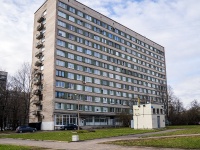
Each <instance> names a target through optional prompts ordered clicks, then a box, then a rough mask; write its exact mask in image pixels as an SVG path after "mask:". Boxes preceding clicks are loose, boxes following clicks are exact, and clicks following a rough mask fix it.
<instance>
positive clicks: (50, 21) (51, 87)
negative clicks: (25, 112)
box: [29, 0, 167, 130]
mask: <svg viewBox="0 0 200 150" xmlns="http://www.w3.org/2000/svg"><path fill="white" fill-rule="evenodd" d="M32 72H33V81H34V83H33V92H32V100H31V107H30V120H29V121H30V123H34V122H35V123H37V122H41V124H42V125H41V128H42V130H54V129H57V128H59V127H60V126H62V125H65V124H69V123H75V124H79V125H80V126H114V125H120V121H119V120H118V119H117V115H118V114H119V113H121V112H127V113H132V104H133V102H134V101H137V98H138V97H139V98H140V100H141V102H147V101H149V102H155V103H163V102H164V101H166V85H167V82H166V66H165V50H164V47H163V46H161V45H159V44H157V43H155V42H153V41H151V40H150V39H147V38H146V37H144V36H142V35H140V34H139V33H137V32H135V31H132V30H131V29H129V28H127V27H125V26H123V25H122V24H120V23H118V22H116V21H114V20H112V19H110V18H108V17H106V16H104V15H102V14H101V13H99V12H97V11H95V10H93V9H91V8H89V7H87V6H85V5H83V4H81V3H80V2H78V1H76V0H47V1H45V3H44V4H43V5H42V6H41V7H40V8H39V9H38V10H37V11H36V12H35V19H34V32H33V51H32Z"/></svg>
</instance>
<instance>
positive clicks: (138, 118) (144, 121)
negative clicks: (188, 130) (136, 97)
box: [133, 104, 165, 129]
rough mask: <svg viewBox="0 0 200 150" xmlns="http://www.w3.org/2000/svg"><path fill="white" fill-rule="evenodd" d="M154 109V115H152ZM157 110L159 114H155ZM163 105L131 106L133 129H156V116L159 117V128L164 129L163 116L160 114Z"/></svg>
mask: <svg viewBox="0 0 200 150" xmlns="http://www.w3.org/2000/svg"><path fill="white" fill-rule="evenodd" d="M153 109H155V112H156V113H153ZM157 109H159V113H158V114H157ZM161 109H162V112H163V113H164V110H163V105H159V104H145V105H140V106H138V105H134V106H133V120H134V128H135V129H153V128H158V116H159V117H160V122H159V123H160V128H163V127H165V115H164V114H163V113H162V114H161V113H160V112H161V111H160V110H161Z"/></svg>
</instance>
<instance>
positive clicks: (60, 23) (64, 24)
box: [58, 20, 67, 28]
mask: <svg viewBox="0 0 200 150" xmlns="http://www.w3.org/2000/svg"><path fill="white" fill-rule="evenodd" d="M58 25H59V26H61V27H64V28H66V27H67V24H66V23H65V22H62V21H60V20H58Z"/></svg>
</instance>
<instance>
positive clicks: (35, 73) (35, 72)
mask: <svg viewBox="0 0 200 150" xmlns="http://www.w3.org/2000/svg"><path fill="white" fill-rule="evenodd" d="M41 74H42V71H41V70H35V71H34V75H41Z"/></svg>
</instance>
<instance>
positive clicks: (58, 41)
mask: <svg viewBox="0 0 200 150" xmlns="http://www.w3.org/2000/svg"><path fill="white" fill-rule="evenodd" d="M57 45H58V46H62V47H65V42H64V41H61V40H57Z"/></svg>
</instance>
